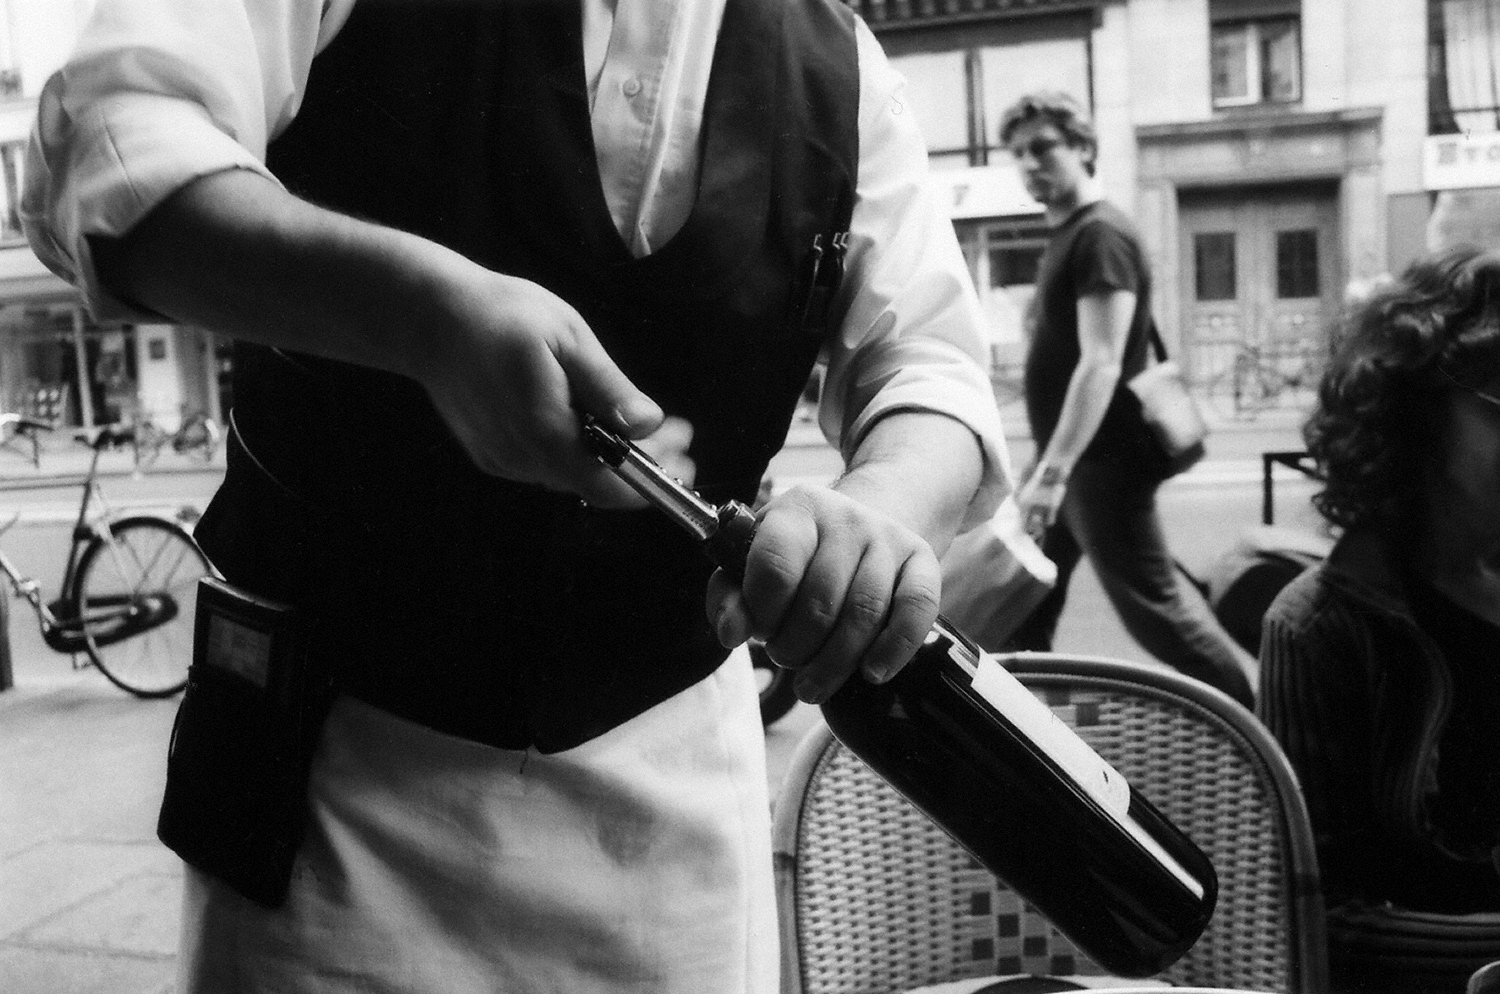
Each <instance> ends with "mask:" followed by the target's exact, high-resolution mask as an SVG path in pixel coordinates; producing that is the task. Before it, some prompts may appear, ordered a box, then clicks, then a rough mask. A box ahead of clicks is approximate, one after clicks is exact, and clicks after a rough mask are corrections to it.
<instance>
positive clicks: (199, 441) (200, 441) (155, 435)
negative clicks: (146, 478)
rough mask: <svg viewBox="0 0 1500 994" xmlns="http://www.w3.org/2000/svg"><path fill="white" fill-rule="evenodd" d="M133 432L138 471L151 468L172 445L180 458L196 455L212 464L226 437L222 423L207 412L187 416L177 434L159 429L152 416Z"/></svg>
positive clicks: (132, 440) (194, 412) (142, 421)
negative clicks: (165, 449) (168, 446)
mask: <svg viewBox="0 0 1500 994" xmlns="http://www.w3.org/2000/svg"><path fill="white" fill-rule="evenodd" d="M130 431H131V439H130V441H131V443H132V444H133V445H134V447H135V465H136V468H137V469H147V468H149V467H150V466H151V464H152V463H154V462H156V457H157V456H159V455H161V450H162V449H164V448H166V447H167V445H168V444H170V445H171V446H172V451H173V452H176V453H177V454H178V455H187V456H193V457H195V458H198V459H201V460H203V461H204V462H208V461H210V460H211V459H213V457H214V454H215V453H216V452H218V451H219V443H220V442H221V441H222V440H223V437H224V433H223V432H222V431H221V430H220V428H219V423H218V422H217V421H215V420H214V419H213V418H211V417H209V416H208V415H207V414H205V413H204V412H203V411H191V412H189V413H188V414H186V415H185V416H184V417H183V419H182V423H181V424H180V425H178V426H177V430H176V431H165V430H163V429H161V428H158V427H157V426H156V423H155V422H154V421H152V420H151V416H150V415H146V416H144V417H142V418H141V419H140V420H139V421H138V422H136V424H135V426H134V427H133V428H132V429H130Z"/></svg>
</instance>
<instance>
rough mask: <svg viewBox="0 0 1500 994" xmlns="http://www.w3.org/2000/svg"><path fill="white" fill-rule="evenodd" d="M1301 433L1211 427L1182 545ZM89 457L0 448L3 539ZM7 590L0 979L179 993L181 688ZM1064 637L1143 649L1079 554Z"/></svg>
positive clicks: (1177, 528)
mask: <svg viewBox="0 0 1500 994" xmlns="http://www.w3.org/2000/svg"><path fill="white" fill-rule="evenodd" d="M1008 423H1009V424H1012V425H1014V424H1016V423H1017V421H1016V419H1015V418H1014V417H1012V418H1011V419H1009V421H1008ZM1021 423H1024V422H1021ZM790 442H791V444H789V446H788V449H787V451H785V452H784V453H783V454H782V455H780V456H778V458H777V461H776V462H775V463H773V465H772V475H773V477H775V478H776V479H777V481H778V483H779V484H780V485H786V484H789V483H791V482H797V481H801V480H809V481H819V480H826V479H828V478H829V477H830V476H831V475H832V474H833V472H835V471H836V459H835V458H834V457H833V456H832V454H831V453H829V452H827V451H826V449H825V448H823V447H821V444H820V440H819V439H818V438H817V437H816V432H815V429H813V428H812V426H811V425H809V424H806V423H803V424H799V425H798V426H797V427H795V428H794V431H793V436H792V438H791V440H790ZM1011 444H1012V454H1013V456H1014V457H1015V460H1016V463H1017V465H1018V466H1020V465H1024V463H1025V461H1026V459H1027V458H1029V451H1028V448H1029V442H1028V441H1027V440H1026V439H1025V438H1024V437H1020V438H1016V439H1012V442H1011ZM1296 448H1300V443H1299V442H1298V440H1297V437H1296V432H1295V428H1294V427H1293V426H1292V425H1290V424H1289V423H1284V424H1280V425H1272V426H1270V427H1267V426H1266V425H1265V424H1264V423H1259V424H1257V425H1255V426H1253V427H1237V426H1226V427H1221V429H1220V430H1219V431H1216V432H1215V435H1214V440H1213V445H1212V447H1211V449H1210V459H1209V460H1208V461H1206V462H1205V463H1204V464H1202V465H1200V466H1199V467H1198V468H1196V469H1194V470H1193V471H1192V472H1191V473H1189V474H1186V475H1185V476H1184V477H1182V478H1179V479H1178V480H1174V481H1173V482H1171V483H1169V484H1168V485H1167V486H1166V487H1164V488H1163V490H1162V492H1161V498H1160V500H1161V508H1162V515H1163V519H1164V520H1165V521H1166V522H1167V526H1168V533H1169V535H1170V536H1171V541H1172V544H1173V548H1174V551H1175V552H1177V553H1178V554H1179V558H1181V559H1182V560H1183V561H1184V562H1185V563H1186V564H1188V565H1189V566H1190V568H1194V569H1201V568H1203V567H1205V566H1206V565H1207V564H1208V563H1209V562H1210V561H1211V560H1212V559H1213V558H1214V557H1215V556H1217V555H1218V554H1219V553H1221V552H1222V551H1224V550H1225V549H1226V548H1227V547H1228V546H1229V545H1230V543H1232V541H1233V540H1234V538H1235V536H1236V534H1238V533H1239V531H1240V530H1241V529H1242V528H1243V527H1246V526H1249V525H1253V524H1255V523H1256V522H1257V521H1258V520H1259V514H1260V487H1259V480H1260V458H1259V454H1260V452H1261V451H1265V450H1274V449H1296ZM86 457H87V452H86V451H83V450H82V448H81V447H79V451H78V452H76V453H74V452H71V451H67V450H59V451H58V452H57V453H55V454H50V453H49V455H48V456H46V457H44V459H43V468H42V469H41V470H37V469H36V468H34V467H31V466H30V465H29V464H28V463H26V462H25V461H23V460H20V459H15V458H12V456H11V455H10V454H9V453H0V511H3V510H4V509H5V508H6V507H7V506H9V505H11V504H12V503H14V504H15V505H16V506H17V507H19V508H20V509H21V510H22V516H21V518H20V519H19V522H18V524H17V526H16V531H15V532H12V533H9V534H6V535H5V537H4V539H3V540H0V546H4V547H5V548H7V549H9V548H10V547H11V544H12V542H13V541H20V540H21V539H22V538H23V536H21V535H20V534H19V533H20V532H23V531H27V530H29V529H41V528H43V527H48V526H50V527H52V528H53V529H58V535H59V538H58V539H57V541H64V540H65V537H66V529H65V528H61V529H59V526H58V523H57V522H58V521H59V520H65V519H66V518H67V517H68V516H69V514H68V512H69V510H70V509H71V508H74V507H76V499H77V493H76V491H69V492H67V493H66V494H63V495H59V494H57V493H55V492H53V491H39V492H38V494H37V495H33V496H32V497H28V488H30V487H33V486H41V485H43V484H46V483H48V482H55V481H56V480H58V479H63V480H69V479H77V478H78V476H79V474H81V473H82V472H83V470H84V468H86V461H82V460H86ZM221 458H222V457H221ZM105 459H106V462H104V463H102V464H101V468H102V469H103V470H104V472H105V473H106V474H107V475H106V480H105V482H106V487H107V488H108V489H109V490H111V492H113V491H115V490H121V491H130V492H132V493H137V492H139V496H134V497H131V498H130V499H129V500H128V501H127V503H129V504H130V505H131V506H145V507H160V508H163V509H165V508H168V507H173V506H176V505H179V504H180V503H182V501H181V500H180V499H178V498H177V497H174V495H178V494H182V493H191V494H192V499H191V500H189V501H188V503H191V504H194V505H199V506H201V503H202V500H203V495H205V494H207V493H210V492H211V490H212V486H213V485H214V482H215V479H216V477H215V476H214V474H215V473H219V474H221V473H222V465H221V464H214V465H209V466H204V465H202V464H190V463H188V462H187V461H186V460H184V459H183V457H178V456H176V455H175V454H172V453H163V455H162V460H164V462H163V463H160V464H158V466H156V467H153V472H152V474H151V475H152V477H153V480H157V479H159V480H161V481H162V482H161V484H160V485H159V486H157V487H151V486H149V485H148V484H149V483H150V482H152V481H145V482H142V481H140V480H133V467H132V465H131V461H130V458H129V454H128V452H122V453H107V454H106V456H105ZM174 460H175V461H174ZM1288 472H1289V471H1288ZM174 474H176V476H175V477H174ZM1278 480H1280V481H1281V482H1280V483H1279V484H1278V487H1279V488H1280V489H1279V490H1278V499H1279V500H1281V501H1282V506H1281V507H1279V508H1278V514H1286V515H1290V520H1292V521H1294V522H1297V523H1300V524H1308V523H1310V518H1309V516H1308V512H1307V511H1306V509H1305V504H1306V501H1305V496H1306V495H1307V494H1308V493H1310V492H1311V491H1310V487H1309V486H1308V485H1307V484H1306V483H1305V481H1300V480H1298V479H1295V478H1292V477H1290V476H1287V475H1283V474H1278ZM130 483H133V484H134V485H133V486H127V484H130ZM117 503H119V502H117ZM8 513H9V512H7V513H6V514H3V515H0V519H3V518H4V517H6V516H8ZM36 534H37V535H41V534H43V533H42V532H40V531H38V532H36ZM48 555H49V556H60V553H57V552H49V553H48ZM10 606H11V607H12V608H13V610H12V617H11V626H10V628H11V644H12V647H13V650H14V651H13V663H14V680H15V686H14V687H13V688H12V689H9V690H6V691H3V692H0V994H169V992H171V991H172V990H173V972H174V966H175V950H176V948H177V933H178V926H179V921H180V918H179V912H178V899H179V889H180V886H181V869H180V866H179V864H178V863H177V861H176V859H175V857H173V856H172V854H171V853H170V852H168V851H167V850H166V849H165V848H164V847H162V846H161V845H160V844H159V843H158V842H157V841H156V837H155V821H156V808H157V804H158V802H159V799H160V794H161V789H162V782H163V770H164V763H165V755H166V746H167V740H168V737H169V735H170V732H171V723H172V718H173V715H174V714H175V711H176V706H177V702H176V700H169V701H140V700H136V699H135V698H132V697H129V696H127V695H125V694H124V693H123V692H121V691H119V690H117V689H115V688H114V687H113V686H112V685H111V684H109V683H107V682H106V681H105V680H104V678H103V677H102V676H100V675H99V674H98V673H95V672H93V671H91V670H87V669H85V670H77V671H75V670H73V669H72V668H71V666H70V665H69V663H68V660H67V659H66V658H65V657H61V656H57V655H54V654H52V653H50V652H48V651H47V650H46V649H45V648H44V647H43V646H42V645H41V643H40V639H39V638H37V637H36V633H35V631H34V626H32V625H31V619H30V617H29V614H27V615H23V614H20V613H18V610H17V609H19V610H24V606H23V605H21V604H20V602H17V601H11V602H10ZM1057 648H1058V649H1059V650H1064V651H1075V652H1087V653H1098V654H1105V655H1114V656H1118V657H1122V658H1127V659H1144V658H1145V656H1144V653H1142V652H1141V651H1140V650H1139V649H1138V648H1137V647H1135V646H1134V643H1133V642H1131V641H1130V639H1129V637H1128V636H1126V635H1125V633H1124V631H1123V629H1122V628H1120V626H1119V623H1118V621H1117V620H1115V618H1114V614H1113V612H1112V611H1111V610H1110V609H1109V608H1108V606H1107V604H1106V603H1105V601H1104V599H1103V596H1102V593H1101V592H1100V591H1099V588H1098V584H1097V581H1096V580H1095V579H1094V577H1093V576H1092V574H1091V573H1090V571H1089V570H1088V569H1087V566H1086V565H1085V566H1084V567H1081V568H1080V570H1079V573H1078V575H1077V576H1076V577H1075V579H1074V584H1073V589H1072V591H1071V592H1070V598H1069V605H1068V609H1067V610H1066V611H1065V612H1064V615H1063V618H1062V623H1061V626H1060V630H1059V634H1058V642H1057ZM817 715H818V712H817V711H816V709H814V708H812V707H809V706H808V705H804V704H799V705H798V706H797V707H796V708H794V709H793V711H792V712H791V713H790V714H789V715H787V716H786V717H785V718H783V719H782V720H781V721H780V722H778V723H777V724H776V725H774V726H773V727H772V728H771V729H770V730H769V731H768V733H767V761H768V767H769V776H770V785H771V788H772V790H773V792H774V790H775V789H776V787H777V786H778V785H779V784H780V781H781V778H782V776H783V775H784V774H785V771H786V767H787V764H788V762H789V760H790V757H791V754H792V752H793V750H794V748H795V746H796V743H797V742H798V741H799V740H800V738H801V736H802V735H803V734H804V733H805V732H806V731H807V729H808V728H809V727H810V726H811V725H812V724H813V723H814V722H815V721H816V720H817Z"/></svg>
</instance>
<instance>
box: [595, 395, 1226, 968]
mask: <svg viewBox="0 0 1500 994" xmlns="http://www.w3.org/2000/svg"><path fill="white" fill-rule="evenodd" d="M584 435H585V437H586V438H587V439H588V440H589V442H590V444H591V445H592V446H593V448H594V450H595V451H596V452H597V453H598V455H599V457H600V459H601V460H602V461H603V462H604V463H605V464H606V465H608V466H610V467H612V468H613V469H614V470H615V472H616V473H618V474H619V475H620V477H621V478H622V479H624V480H625V481H626V482H627V483H629V484H630V485H631V486H632V487H634V488H635V489H636V490H637V491H639V492H640V493H641V495H642V496H644V497H645V498H646V499H647V501H649V502H650V503H651V504H652V505H654V506H655V507H657V508H659V509H661V510H662V511H664V512H666V513H667V514H668V515H669V516H670V517H671V518H672V519H673V520H675V521H677V522H678V523H679V524H680V525H681V526H682V527H683V528H685V529H686V530H687V531H688V532H689V533H690V534H692V535H693V536H694V537H695V538H697V539H698V541H700V542H701V543H702V544H703V546H704V548H705V551H706V552H707V553H708V555H709V556H710V558H712V559H713V561H714V562H716V563H717V564H718V565H719V566H720V567H722V568H723V569H725V570H727V571H728V572H730V573H731V575H734V576H736V577H737V578H742V577H743V575H744V568H745V557H746V555H747V554H748V552H749V549H750V543H751V540H752V539H753V538H754V536H755V516H754V515H753V514H752V513H751V511H750V509H749V508H747V507H745V505H743V504H740V503H738V502H737V501H730V502H728V503H727V504H724V505H722V506H715V505H713V504H710V503H709V502H707V501H705V500H703V499H702V498H700V497H699V496H698V495H697V494H696V493H694V492H693V491H692V490H690V489H688V488H687V487H685V486H684V485H683V484H681V483H680V482H678V481H677V480H675V479H673V478H671V477H670V476H669V475H667V473H666V472H665V471H664V470H662V468H661V467H660V466H658V465H657V464H656V463H655V462H654V461H653V460H652V459H651V458H650V457H649V456H647V455H646V454H645V453H643V452H641V450H640V449H638V448H637V447H635V446H634V445H632V444H631V443H630V442H628V441H626V440H624V439H622V438H620V437H618V436H617V435H614V434H613V433H611V432H609V431H607V430H606V429H604V428H602V427H601V426H599V425H598V424H597V423H596V422H593V421H592V420H591V419H588V418H585V419H584ZM822 707H823V716H824V719H825V720H826V721H827V722H828V726H829V728H830V729H832V731H833V734H834V735H835V736H837V737H838V739H839V741H841V742H842V743H843V744H844V745H845V746H847V747H848V748H849V749H850V750H851V751H852V752H853V753H854V754H855V755H857V756H858V757H859V758H860V759H862V760H863V761H864V762H865V763H866V764H868V765H869V766H870V768H871V769H873V770H874V771H875V772H876V773H878V774H879V775H880V776H881V777H882V778H884V779H885V780H886V781H887V782H888V783H889V784H890V785H891V786H892V787H894V788H895V789H896V790H897V791H898V792H899V793H901V794H902V795H903V796H904V797H905V798H906V799H907V800H909V801H911V802H912V803H913V804H914V805H916V806H917V807H918V808H919V809H921V810H922V811H923V812H924V813H925V814H927V816H928V817H930V818H932V819H933V821H935V822H936V823H937V824H939V825H941V826H942V827H943V828H944V829H945V830H946V831H947V832H948V833H949V834H950V835H952V836H953V838H954V839H956V840H957V841H958V842H959V844H960V845H962V846H963V847H964V848H965V849H967V850H968V851H969V852H970V853H972V854H973V855H974V857H975V858H976V859H978V860H979V862H980V863H982V864H983V865H984V867H985V868H986V869H988V870H989V871H990V872H991V873H993V874H994V875H995V876H997V877H999V878H1000V879H1002V880H1004V881H1005V882H1006V883H1007V884H1008V885H1009V886H1010V887H1012V888H1013V889H1014V890H1015V891H1016V892H1017V893H1018V894H1020V895H1021V896H1022V897H1023V898H1025V899H1026V900H1027V901H1029V902H1031V904H1032V905H1033V906H1035V907H1036V908H1037V909H1038V910H1040V911H1041V912H1042V913H1043V914H1044V915H1046V916H1047V918H1048V920H1049V921H1051V923H1052V924H1053V925H1055V926H1056V927H1057V929H1058V930H1059V931H1061V932H1062V933H1063V934H1064V935H1066V936H1067V937H1068V938H1069V939H1070V940H1072V942H1073V943H1074V944H1075V945H1076V946H1078V948H1079V949H1081V950H1083V952H1084V953H1086V954H1087V955H1088V956H1089V957H1090V958H1091V959H1093V960H1094V961H1095V962H1096V963H1098V964H1099V965H1100V966H1102V967H1104V968H1105V969H1106V970H1109V971H1111V972H1112V973H1115V974H1117V975H1119V976H1124V977H1144V976H1150V975H1151V974H1155V973H1159V972H1161V971H1162V970H1164V969H1166V968H1167V967H1168V966H1170V965H1171V964H1172V963H1174V962H1176V960H1177V959H1178V958H1179V957H1181V956H1182V954H1183V953H1185V952H1186V951H1187V950H1188V948H1189V947H1191V946H1192V944H1193V943H1194V942H1196V941H1197V939H1198V936H1199V935H1201V934H1202V932H1203V929H1204V928H1205V927H1206V926H1207V924H1208V920H1209V918H1210V917H1211V916H1212V915H1213V910H1214V902H1215V900H1216V898H1217V896H1218V878H1217V876H1216V875H1215V873H1214V868H1213V864H1212V863H1210V862H1209V861H1208V858H1207V857H1206V856H1204V854H1203V852H1202V851H1201V850H1199V849H1198V848H1197V846H1195V845H1194V844H1193V843H1192V841H1191V840H1189V839H1188V838H1187V836H1185V835H1184V834H1183V833H1182V832H1181V831H1180V830H1178V829H1177V827H1176V826H1174V825H1173V824H1172V823H1171V822H1169V821H1167V819H1166V818H1165V817H1164V816H1163V815H1162V814H1161V813H1160V812H1159V811H1157V810H1156V808H1155V807H1153V806H1152V805H1151V803H1150V802H1149V801H1147V800H1146V799H1145V798H1144V797H1142V796H1141V795H1140V794H1138V793H1136V792H1135V791H1133V790H1132V789H1131V787H1130V784H1128V783H1127V782H1126V781H1125V779H1124V778H1123V777H1122V776H1120V774H1119V773H1118V772H1116V771H1115V770H1114V769H1113V768H1112V767H1111V766H1109V764H1107V763H1105V762H1104V760H1102V759H1100V758H1099V756H1098V755H1097V754H1096V753H1095V752H1094V751H1093V749H1091V748H1090V747H1089V746H1088V744H1087V743H1085V742H1084V741H1083V740H1082V739H1080V738H1079V737H1078V736H1077V734H1075V733H1074V732H1073V730H1072V729H1071V728H1069V727H1068V726H1067V725H1066V724H1064V723H1063V721H1062V720H1061V719H1059V718H1058V717H1057V716H1056V715H1054V714H1053V713H1052V711H1051V709H1050V708H1048V707H1047V705H1045V704H1043V703H1042V702H1041V701H1040V700H1038V699H1037V698H1036V697H1035V696H1034V695H1032V693H1031V692H1030V691H1028V690H1027V689H1026V688H1025V687H1024V686H1022V685H1021V683H1020V682H1019V681H1018V680H1017V679H1016V678H1015V677H1014V676H1012V675H1011V674H1010V673H1009V672H1008V671H1007V670H1005V669H1004V667H1002V666H1000V664H999V663H997V662H996V661H995V660H994V659H993V658H992V657H988V656H985V655H984V654H983V653H982V652H981V651H980V650H979V648H978V647H977V646H975V645H974V644H973V643H972V642H971V641H970V640H969V639H968V638H966V637H965V636H964V635H962V634H961V633H959V632H958V631H956V630H954V629H953V627H952V626H951V625H949V624H948V622H946V621H945V620H943V619H942V618H939V619H938V621H937V623H936V624H935V625H934V626H933V628H932V631H931V632H930V633H929V634H928V636H927V639H926V641H925V642H924V643H923V645H922V647H921V648H920V649H919V650H918V651H917V654H916V656H915V657H914V658H913V659H912V660H911V662H909V663H908V664H907V665H906V666H905V667H904V668H903V669H902V670H901V671H900V672H899V673H897V674H896V676H895V677H893V678H892V679H890V680H889V681H887V682H886V683H884V684H874V683H871V682H870V681H868V680H865V679H863V678H862V677H861V676H860V675H859V674H858V673H856V674H855V675H854V676H852V677H850V678H849V680H847V681H846V682H845V683H844V685H843V686H842V687H840V688H839V690H838V691H837V692H835V693H834V694H833V696H832V697H830V698H829V699H828V700H827V701H826V702H825V703H824V704H823V706H822Z"/></svg>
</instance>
